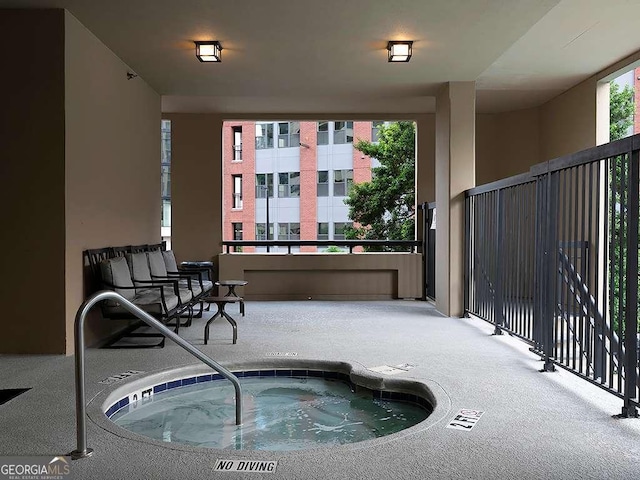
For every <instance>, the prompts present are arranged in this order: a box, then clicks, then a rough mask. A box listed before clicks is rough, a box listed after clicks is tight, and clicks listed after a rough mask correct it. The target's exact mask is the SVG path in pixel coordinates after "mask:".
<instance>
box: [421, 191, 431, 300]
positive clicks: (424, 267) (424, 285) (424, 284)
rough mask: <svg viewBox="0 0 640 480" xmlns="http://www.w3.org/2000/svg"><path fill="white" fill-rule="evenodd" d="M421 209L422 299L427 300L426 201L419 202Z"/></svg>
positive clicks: (427, 215)
mask: <svg viewBox="0 0 640 480" xmlns="http://www.w3.org/2000/svg"><path fill="white" fill-rule="evenodd" d="M420 211H422V300H424V301H426V300H427V233H429V230H428V228H429V208H428V206H427V203H426V202H424V203H421V204H420Z"/></svg>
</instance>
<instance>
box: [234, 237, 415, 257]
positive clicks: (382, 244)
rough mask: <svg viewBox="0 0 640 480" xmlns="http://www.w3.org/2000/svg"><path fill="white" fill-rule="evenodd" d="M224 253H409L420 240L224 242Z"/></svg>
mask: <svg viewBox="0 0 640 480" xmlns="http://www.w3.org/2000/svg"><path fill="white" fill-rule="evenodd" d="M222 246H223V247H225V248H226V253H230V252H231V249H233V251H234V252H235V251H236V249H237V248H239V247H267V249H270V248H271V247H287V253H289V254H290V253H291V247H332V246H337V247H345V248H348V249H349V253H353V249H354V247H372V248H390V247H405V248H406V249H407V250H408V251H409V252H415V251H417V249H418V248H419V247H421V246H422V242H421V241H420V240H226V241H223V242H222Z"/></svg>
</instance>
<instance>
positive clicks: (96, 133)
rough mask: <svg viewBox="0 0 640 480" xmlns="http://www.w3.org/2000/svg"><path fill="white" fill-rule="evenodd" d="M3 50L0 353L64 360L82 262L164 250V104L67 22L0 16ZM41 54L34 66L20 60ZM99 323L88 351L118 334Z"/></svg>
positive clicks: (21, 13)
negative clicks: (96, 251) (107, 250)
mask: <svg viewBox="0 0 640 480" xmlns="http://www.w3.org/2000/svg"><path fill="white" fill-rule="evenodd" d="M34 25H37V28H33V26H34ZM25 32H29V35H25ZM0 38H2V39H3V40H4V41H2V42H1V44H2V46H1V47H0V49H1V50H0V51H1V52H2V57H3V59H4V64H5V66H6V67H7V69H6V72H15V74H12V75H6V74H5V75H2V76H0V88H1V89H2V91H3V92H6V93H7V94H6V95H5V98H4V100H3V110H2V111H3V116H4V117H5V118H4V119H3V124H2V125H3V127H2V129H0V135H2V138H1V139H0V157H1V158H2V162H0V165H1V168H2V175H0V179H1V181H2V188H0V192H1V193H0V195H2V204H3V205H4V206H5V213H6V217H5V218H6V220H4V221H3V226H4V227H5V229H6V231H7V232H12V235H11V237H12V241H11V244H10V245H6V248H7V251H8V252H9V254H8V255H5V256H4V258H3V262H2V265H3V268H5V269H6V271H3V273H4V274H3V275H2V278H3V279H5V280H3V288H2V289H0V291H2V295H3V299H2V300H3V303H2V304H3V306H4V308H5V316H4V318H5V324H4V325H3V327H4V328H3V335H1V336H0V353H60V354H64V353H67V354H69V353H72V352H73V323H74V318H75V313H76V310H77V309H78V307H79V306H80V304H81V303H82V301H83V299H84V298H85V291H84V286H83V263H82V262H83V259H82V250H84V249H86V248H98V247H104V246H109V245H123V244H132V243H152V242H153V243H155V242H158V241H159V239H160V172H159V158H160V97H159V95H157V94H156V93H155V92H154V91H153V90H152V89H151V88H149V87H148V86H147V85H146V84H145V83H144V81H143V80H142V79H135V80H132V81H127V79H126V73H127V66H126V65H125V64H124V63H122V61H120V60H119V59H118V58H117V57H115V55H114V54H113V53H112V52H111V51H110V50H108V49H107V48H106V47H105V46H104V45H102V44H101V43H100V42H99V41H98V40H97V39H96V38H95V36H93V34H91V33H90V32H89V31H88V30H86V29H85V28H84V27H83V26H82V25H81V24H80V23H79V22H78V21H77V20H76V19H75V18H74V17H73V16H71V15H70V14H69V13H66V12H65V11H63V10H16V11H11V10H9V11H7V10H2V11H0ZM18 38H19V39H20V40H19V42H17V41H16V39H18ZM18 43H19V44H18ZM42 45H46V51H47V54H46V55H42V56H40V57H38V59H37V61H34V58H33V57H32V56H29V55H27V54H26V53H25V52H29V51H38V50H41V49H42ZM36 285H37V286H36ZM34 302H43V303H42V306H44V308H45V309H42V308H39V309H37V310H36V309H33V308H32V306H33V305H34ZM96 318H97V316H96V315H94V316H93V317H92V320H93V322H89V325H88V328H87V341H88V343H91V342H93V341H94V340H96V338H98V337H104V336H105V335H108V334H109V332H111V331H112V328H113V324H112V323H111V322H102V321H99V320H97V319H96Z"/></svg>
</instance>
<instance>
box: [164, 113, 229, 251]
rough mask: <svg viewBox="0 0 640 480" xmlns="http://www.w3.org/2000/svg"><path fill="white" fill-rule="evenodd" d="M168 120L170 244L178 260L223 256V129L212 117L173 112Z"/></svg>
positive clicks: (220, 119)
mask: <svg viewBox="0 0 640 480" xmlns="http://www.w3.org/2000/svg"><path fill="white" fill-rule="evenodd" d="M165 118H167V119H169V120H171V150H172V156H173V159H174V160H175V161H174V162H172V165H171V170H172V172H171V174H172V175H171V177H172V178H171V180H172V181H171V210H172V219H171V245H172V249H173V250H174V251H175V253H176V257H177V259H178V261H179V262H180V261H185V260H211V259H212V258H214V257H215V256H217V254H218V253H221V252H222V247H221V245H220V243H221V242H222V124H223V118H222V116H220V115H216V114H190V113H174V114H169V115H166V116H165Z"/></svg>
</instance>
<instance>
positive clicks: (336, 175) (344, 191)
mask: <svg viewBox="0 0 640 480" xmlns="http://www.w3.org/2000/svg"><path fill="white" fill-rule="evenodd" d="M351 185H353V170H334V171H333V196H334V197H345V196H347V195H348V194H349V190H350V189H351Z"/></svg>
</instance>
